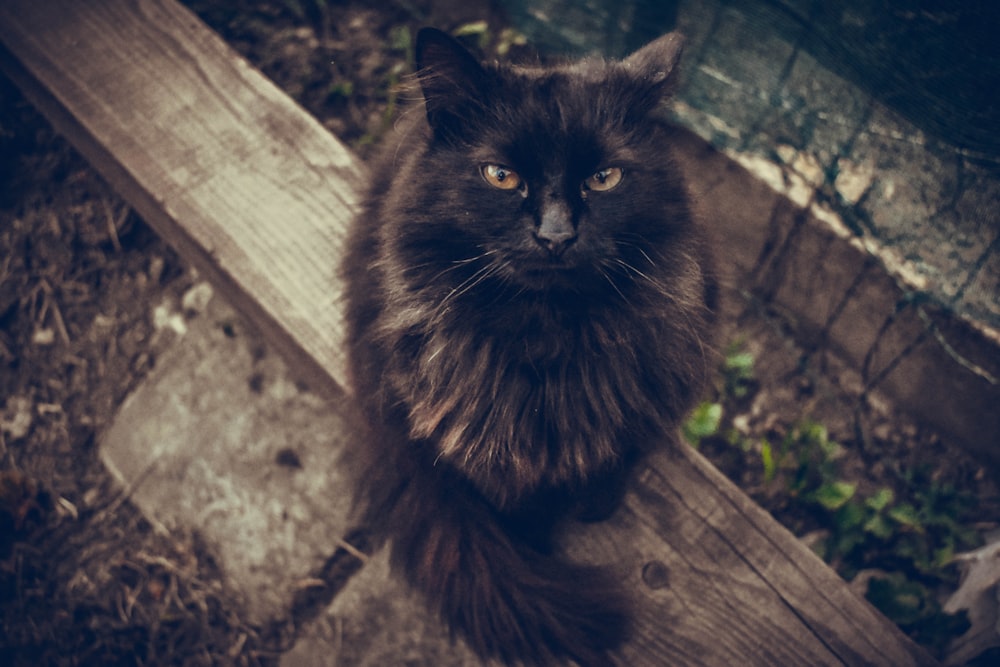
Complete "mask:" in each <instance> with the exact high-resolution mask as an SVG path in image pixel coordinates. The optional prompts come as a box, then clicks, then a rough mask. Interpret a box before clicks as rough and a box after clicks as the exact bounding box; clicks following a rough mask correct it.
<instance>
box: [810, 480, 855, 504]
mask: <svg viewBox="0 0 1000 667" xmlns="http://www.w3.org/2000/svg"><path fill="white" fill-rule="evenodd" d="M856 488H857V485H856V484H852V483H850V482H844V481H836V482H830V483H828V484H824V485H823V486H821V487H819V488H818V489H816V491H815V492H813V499H814V500H815V501H816V502H818V503H819V504H820V505H822V506H823V507H825V508H826V509H828V510H831V511H833V510H836V509H839V508H840V507H843V506H844V504H845V503H846V502H847V501H848V500H850V499H851V497H852V496H854V491H855V489H856Z"/></svg>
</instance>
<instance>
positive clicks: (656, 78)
mask: <svg viewBox="0 0 1000 667" xmlns="http://www.w3.org/2000/svg"><path fill="white" fill-rule="evenodd" d="M683 50H684V37H683V35H681V34H680V33H679V32H670V33H667V34H666V35H663V36H662V37H659V38H657V39H655V40H653V41H652V42H650V43H649V44H647V45H646V46H644V47H642V48H641V49H639V50H638V51H636V52H635V53H633V54H632V55H630V56H628V57H627V58H625V60H623V61H622V65H623V66H624V67H625V69H626V71H627V72H628V73H629V76H630V77H631V78H632V80H633V82H634V84H635V85H636V87H637V91H636V92H637V96H638V99H637V100H635V102H636V104H637V106H636V107H635V110H636V111H639V112H641V113H646V112H648V111H650V110H652V109H653V108H654V107H656V106H657V105H658V104H659V103H660V101H662V100H663V99H664V98H665V97H667V96H668V95H670V94H671V93H672V92H673V90H674V86H675V84H676V82H677V75H676V70H677V63H678V61H680V59H681V52H682V51H683Z"/></svg>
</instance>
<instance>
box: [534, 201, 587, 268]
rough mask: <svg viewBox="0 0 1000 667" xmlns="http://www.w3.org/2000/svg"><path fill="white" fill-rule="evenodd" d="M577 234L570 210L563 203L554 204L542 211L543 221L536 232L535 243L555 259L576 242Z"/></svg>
mask: <svg viewBox="0 0 1000 667" xmlns="http://www.w3.org/2000/svg"><path fill="white" fill-rule="evenodd" d="M576 238H577V233H576V229H574V228H573V221H572V220H571V217H570V212H569V209H568V208H567V207H566V205H565V204H563V203H561V202H558V203H557V202H552V203H550V204H549V205H548V206H546V207H545V208H544V210H543V211H542V221H541V224H540V225H538V229H537V230H535V241H537V242H538V244H539V245H540V246H542V247H543V248H545V249H546V250H548V251H549V254H551V255H552V256H553V257H559V256H560V255H562V254H563V253H564V252H565V251H566V248H568V247H570V246H571V245H573V243H574V242H575V241H576Z"/></svg>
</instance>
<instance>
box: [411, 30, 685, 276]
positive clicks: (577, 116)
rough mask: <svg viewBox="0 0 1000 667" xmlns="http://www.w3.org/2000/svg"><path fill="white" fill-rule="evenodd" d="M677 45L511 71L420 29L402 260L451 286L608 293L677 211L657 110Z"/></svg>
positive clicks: (664, 41)
mask: <svg viewBox="0 0 1000 667" xmlns="http://www.w3.org/2000/svg"><path fill="white" fill-rule="evenodd" d="M681 43H682V40H681V38H680V37H679V36H678V35H677V34H674V33H672V34H668V35H666V36H664V37H661V38H659V39H658V40H656V41H654V42H652V43H650V44H649V45H647V46H645V47H643V48H642V49H640V50H639V51H637V52H635V53H634V54H632V55H631V56H629V57H628V58H626V59H624V60H623V61H605V60H602V59H597V58H590V59H584V60H582V61H577V62H575V63H570V64H565V65H557V66H554V67H514V66H509V65H501V64H495V63H493V64H491V63H487V64H481V63H480V62H478V61H477V60H476V59H475V58H474V57H473V56H472V55H471V54H470V53H469V52H468V51H466V50H465V48H464V47H462V46H461V45H460V44H459V43H458V42H457V41H455V40H454V39H452V38H451V37H449V36H448V35H446V34H445V33H442V32H440V31H437V30H433V29H424V30H422V31H421V32H420V33H419V35H418V37H417V48H416V56H417V65H418V71H417V76H418V79H419V81H420V85H421V88H422V92H423V96H424V103H425V109H426V118H427V123H428V126H429V133H428V144H427V146H426V149H425V151H424V152H422V153H421V154H420V157H419V160H420V163H419V164H417V165H415V166H413V165H411V168H410V170H409V178H410V180H414V179H415V178H419V183H417V182H414V183H413V187H412V188H411V189H412V193H411V194H412V199H411V200H410V201H409V202H408V204H409V206H408V208H409V209H410V210H409V211H408V212H407V213H408V216H407V218H408V224H407V227H406V229H401V230H400V232H401V234H402V238H400V239H399V241H400V242H401V247H404V248H406V249H407V251H408V252H411V253H412V256H411V257H409V258H408V259H409V260H410V261H409V262H408V264H409V265H410V266H411V267H417V266H427V267H428V270H427V271H428V273H427V275H426V276H424V278H427V277H429V276H431V275H432V273H431V272H432V271H433V276H435V277H437V278H438V279H440V280H449V279H451V280H455V281H456V286H457V283H458V282H459V281H460V280H467V279H469V276H473V275H475V276H477V278H476V279H475V280H477V282H478V281H479V278H482V279H483V280H482V282H483V283H484V284H485V283H487V282H488V281H500V282H503V283H505V284H508V285H514V286H516V287H517V289H519V290H525V289H527V290H539V289H551V288H565V289H574V290H578V291H582V290H588V289H608V290H611V289H613V290H615V291H617V292H620V291H622V290H623V289H627V288H628V287H629V286H630V284H631V283H633V282H635V281H637V280H639V279H640V276H642V275H643V274H644V273H645V272H652V268H653V267H654V266H658V265H659V264H661V263H665V262H670V261H672V260H671V257H670V254H671V239H672V238H674V239H675V240H676V237H678V236H680V237H683V235H684V233H685V230H686V229H687V228H688V226H689V219H688V218H689V216H688V212H687V208H686V205H685V196H684V192H683V189H682V186H681V184H680V179H679V178H678V176H677V173H676V170H675V168H674V165H673V163H672V162H671V161H670V159H669V158H668V156H667V145H666V144H667V142H668V139H667V136H668V135H667V133H666V132H665V130H664V127H663V124H662V122H661V121H660V119H659V117H658V114H657V108H658V107H659V106H660V103H661V101H662V100H663V99H664V98H665V97H666V96H667V95H668V94H669V92H670V91H671V88H672V87H673V85H674V80H675V77H674V69H675V65H676V63H677V60H678V58H679V54H680V50H681ZM463 263H465V268H464V269H455V270H454V271H444V269H447V268H448V267H449V264H451V265H453V266H461V265H463ZM434 264H437V267H434ZM661 277H662V275H661Z"/></svg>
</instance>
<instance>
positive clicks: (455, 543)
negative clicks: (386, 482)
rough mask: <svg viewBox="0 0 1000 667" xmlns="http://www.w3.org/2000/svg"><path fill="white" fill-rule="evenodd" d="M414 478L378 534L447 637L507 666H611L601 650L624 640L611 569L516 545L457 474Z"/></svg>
mask: <svg viewBox="0 0 1000 667" xmlns="http://www.w3.org/2000/svg"><path fill="white" fill-rule="evenodd" d="M439 472H440V471H439ZM421 476H422V475H421V474H420V473H418V474H417V476H416V477H411V478H409V479H407V480H400V483H401V488H398V489H397V493H396V494H394V495H395V499H394V500H395V502H394V503H392V504H393V505H394V508H393V511H392V512H391V516H392V519H391V520H390V523H391V524H392V525H391V526H385V527H386V528H387V529H388V532H389V533H391V535H392V541H393V545H392V560H393V565H394V568H396V570H397V571H402V573H404V574H405V576H406V579H407V580H408V581H409V583H410V584H411V585H412V586H413V587H414V588H416V589H417V590H419V591H420V592H421V593H422V594H423V596H424V598H425V600H426V602H427V603H428V604H429V606H430V607H431V608H432V609H434V610H436V611H438V612H439V613H440V615H441V617H442V619H443V620H444V621H445V622H446V624H447V625H448V627H449V628H450V630H451V632H452V634H453V635H454V634H458V635H460V636H461V637H462V638H464V639H465V641H466V642H467V643H468V644H469V646H470V647H471V648H472V649H473V650H474V651H475V652H476V653H478V654H479V655H480V656H481V657H482V658H484V659H498V660H501V661H503V662H504V663H506V664H524V665H558V664H566V663H567V662H568V661H574V662H575V663H576V664H578V665H581V666H582V667H592V666H594V667H596V666H598V665H599V666H602V667H603V666H606V665H613V664H614V660H613V658H612V657H611V656H610V655H609V652H610V651H612V650H613V649H615V648H616V647H618V646H619V645H620V644H621V643H622V642H623V641H624V640H625V638H626V634H627V631H628V620H629V614H628V605H627V603H626V599H625V596H624V595H623V592H622V590H621V588H620V587H619V585H618V583H617V581H616V579H615V578H614V576H613V575H612V573H611V572H609V571H608V570H607V569H604V568H598V567H592V566H584V565H579V564H574V563H571V562H568V561H565V560H563V559H561V558H559V557H558V556H556V555H553V554H551V553H543V552H541V551H538V550H536V549H535V548H533V547H532V546H529V545H528V544H527V543H525V542H524V541H522V540H520V539H518V538H516V537H515V536H514V535H513V534H512V533H511V532H510V531H509V530H507V529H506V528H505V527H504V526H503V525H502V521H503V519H502V518H501V517H500V516H499V515H498V514H497V512H496V511H495V510H494V509H493V508H492V507H491V506H490V505H489V504H487V503H486V502H485V501H484V500H483V499H482V498H481V497H478V495H477V494H476V492H475V491H474V490H472V489H470V488H468V486H467V485H466V484H465V482H464V480H462V479H460V478H458V477H457V476H456V477H455V478H453V479H450V480H448V479H442V477H445V478H447V477H449V475H447V474H444V475H440V474H435V477H436V479H434V480H426V481H428V482H429V483H427V484H422V483H420V480H419V478H420V477H421Z"/></svg>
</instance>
